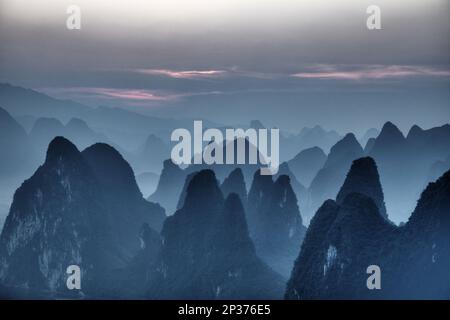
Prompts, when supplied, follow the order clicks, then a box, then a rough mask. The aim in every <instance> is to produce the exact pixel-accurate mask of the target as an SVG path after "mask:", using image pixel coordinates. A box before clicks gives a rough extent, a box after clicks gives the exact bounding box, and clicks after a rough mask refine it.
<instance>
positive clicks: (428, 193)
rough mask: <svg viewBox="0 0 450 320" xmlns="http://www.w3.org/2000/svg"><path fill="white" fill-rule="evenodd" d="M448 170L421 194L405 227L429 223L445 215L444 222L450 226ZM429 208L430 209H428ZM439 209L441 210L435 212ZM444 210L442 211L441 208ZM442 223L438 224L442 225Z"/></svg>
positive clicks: (449, 177) (449, 175)
mask: <svg viewBox="0 0 450 320" xmlns="http://www.w3.org/2000/svg"><path fill="white" fill-rule="evenodd" d="M449 199H450V170H448V171H447V172H445V173H444V174H443V175H442V176H441V177H440V178H439V179H437V180H436V181H435V182H431V183H429V184H428V186H427V187H426V188H425V190H424V191H423V192H422V194H421V196H420V198H419V201H418V202H417V206H416V208H415V210H414V212H413V213H412V214H411V217H410V219H409V221H408V223H407V226H411V225H414V224H417V223H420V221H422V222H424V221H428V222H431V221H432V220H433V219H434V218H438V219H439V217H438V216H437V215H439V214H443V215H446V218H445V219H446V221H447V223H448V225H449V226H450V214H449V213H450V200H449ZM430 206H431V208H430ZM437 207H440V208H441V210H437ZM444 207H445V208H446V209H444V210H442V208H444ZM442 223H443V221H441V222H440V224H442Z"/></svg>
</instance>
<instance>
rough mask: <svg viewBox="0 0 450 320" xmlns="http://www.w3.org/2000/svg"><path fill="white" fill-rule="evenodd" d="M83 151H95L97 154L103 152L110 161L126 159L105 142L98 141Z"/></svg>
mask: <svg viewBox="0 0 450 320" xmlns="http://www.w3.org/2000/svg"><path fill="white" fill-rule="evenodd" d="M83 153H97V154H103V155H104V156H106V157H108V158H109V159H111V160H112V161H114V160H119V161H123V162H126V160H125V159H124V158H123V157H122V155H121V154H120V152H119V151H117V150H116V149H115V148H114V147H112V146H110V145H109V144H107V143H102V142H98V143H95V144H93V145H91V146H90V147H87V148H86V149H84V150H83Z"/></svg>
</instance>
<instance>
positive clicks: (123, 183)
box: [82, 143, 142, 198]
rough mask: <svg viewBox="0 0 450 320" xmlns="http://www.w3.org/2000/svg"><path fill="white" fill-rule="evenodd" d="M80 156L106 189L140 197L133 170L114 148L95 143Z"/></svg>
mask: <svg viewBox="0 0 450 320" xmlns="http://www.w3.org/2000/svg"><path fill="white" fill-rule="evenodd" d="M82 154H83V156H84V158H85V159H86V160H87V161H88V163H89V165H90V166H91V167H92V168H93V169H94V170H93V171H94V173H95V174H96V175H97V176H98V177H100V178H101V180H102V181H105V183H106V186H107V187H108V188H113V189H120V190H122V192H124V193H127V194H130V195H134V196H136V197H139V198H140V197H142V194H141V192H140V191H139V187H138V186H137V183H136V179H135V177H134V173H133V169H132V168H131V166H130V164H129V163H128V162H127V161H126V160H125V159H124V158H123V157H122V155H121V154H120V153H119V151H117V150H116V149H115V148H113V147H112V146H110V145H109V144H106V143H96V144H93V145H92V146H90V147H88V148H86V149H85V150H83V152H82Z"/></svg>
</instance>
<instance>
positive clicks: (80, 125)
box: [66, 118, 89, 130]
mask: <svg viewBox="0 0 450 320" xmlns="http://www.w3.org/2000/svg"><path fill="white" fill-rule="evenodd" d="M66 127H67V128H75V129H85V130H89V126H88V125H87V123H86V121H84V120H82V119H80V118H71V119H70V120H69V122H67V124H66Z"/></svg>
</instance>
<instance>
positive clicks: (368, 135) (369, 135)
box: [359, 128, 380, 146]
mask: <svg viewBox="0 0 450 320" xmlns="http://www.w3.org/2000/svg"><path fill="white" fill-rule="evenodd" d="M379 134H380V131H378V129H375V128H370V129H368V130H367V131H366V132H365V133H364V135H363V136H362V137H361V139H360V140H359V142H360V144H361V145H362V146H365V145H367V142H368V141H369V140H370V139H375V138H376V137H378V135H379Z"/></svg>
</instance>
